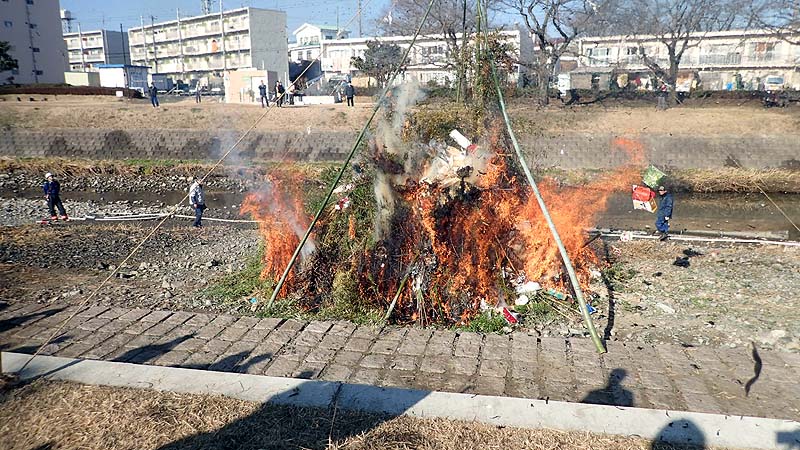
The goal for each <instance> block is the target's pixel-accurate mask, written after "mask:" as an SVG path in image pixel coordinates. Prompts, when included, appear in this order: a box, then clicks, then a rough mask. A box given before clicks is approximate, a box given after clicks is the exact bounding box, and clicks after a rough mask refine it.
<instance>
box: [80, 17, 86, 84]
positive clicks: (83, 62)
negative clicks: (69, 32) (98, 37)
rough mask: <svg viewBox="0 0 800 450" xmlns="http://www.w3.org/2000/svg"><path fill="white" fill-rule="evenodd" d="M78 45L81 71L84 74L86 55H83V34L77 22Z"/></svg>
mask: <svg viewBox="0 0 800 450" xmlns="http://www.w3.org/2000/svg"><path fill="white" fill-rule="evenodd" d="M78 43H79V44H80V46H81V71H82V72H86V55H84V54H83V33H82V32H81V23H80V22H78Z"/></svg>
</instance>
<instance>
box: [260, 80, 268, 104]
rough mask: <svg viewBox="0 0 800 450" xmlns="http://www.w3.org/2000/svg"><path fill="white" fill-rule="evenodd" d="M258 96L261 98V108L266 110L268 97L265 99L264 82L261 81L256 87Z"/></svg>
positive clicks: (265, 88)
mask: <svg viewBox="0 0 800 450" xmlns="http://www.w3.org/2000/svg"><path fill="white" fill-rule="evenodd" d="M258 95H259V96H260V97H261V107H262V108H268V107H269V97H267V85H265V84H264V80H261V84H260V85H258Z"/></svg>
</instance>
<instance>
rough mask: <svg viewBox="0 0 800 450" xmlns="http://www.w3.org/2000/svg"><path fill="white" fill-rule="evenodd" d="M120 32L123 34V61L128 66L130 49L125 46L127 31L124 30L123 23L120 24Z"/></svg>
mask: <svg viewBox="0 0 800 450" xmlns="http://www.w3.org/2000/svg"><path fill="white" fill-rule="evenodd" d="M119 33H120V35H122V61H123V62H124V63H125V65H126V66H127V65H128V52H127V50H128V49H127V48H125V47H127V46H126V45H125V32H124V31H122V24H119Z"/></svg>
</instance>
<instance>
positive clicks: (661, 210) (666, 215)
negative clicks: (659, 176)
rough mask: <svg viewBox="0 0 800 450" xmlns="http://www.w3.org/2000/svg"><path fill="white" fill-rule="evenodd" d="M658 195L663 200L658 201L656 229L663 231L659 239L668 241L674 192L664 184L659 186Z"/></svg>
mask: <svg viewBox="0 0 800 450" xmlns="http://www.w3.org/2000/svg"><path fill="white" fill-rule="evenodd" d="M658 195H659V196H660V197H661V201H660V202H658V211H656V229H657V230H658V231H659V232H660V233H661V237H659V238H658V240H659V241H666V240H667V239H668V238H669V234H668V233H669V219H670V218H671V217H672V205H673V200H672V194H671V193H670V192H667V188H666V187H664V186H659V187H658Z"/></svg>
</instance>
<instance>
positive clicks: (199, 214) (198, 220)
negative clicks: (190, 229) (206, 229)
mask: <svg viewBox="0 0 800 450" xmlns="http://www.w3.org/2000/svg"><path fill="white" fill-rule="evenodd" d="M205 210H206V205H197V208H195V209H194V226H196V227H202V226H203V211H205Z"/></svg>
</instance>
